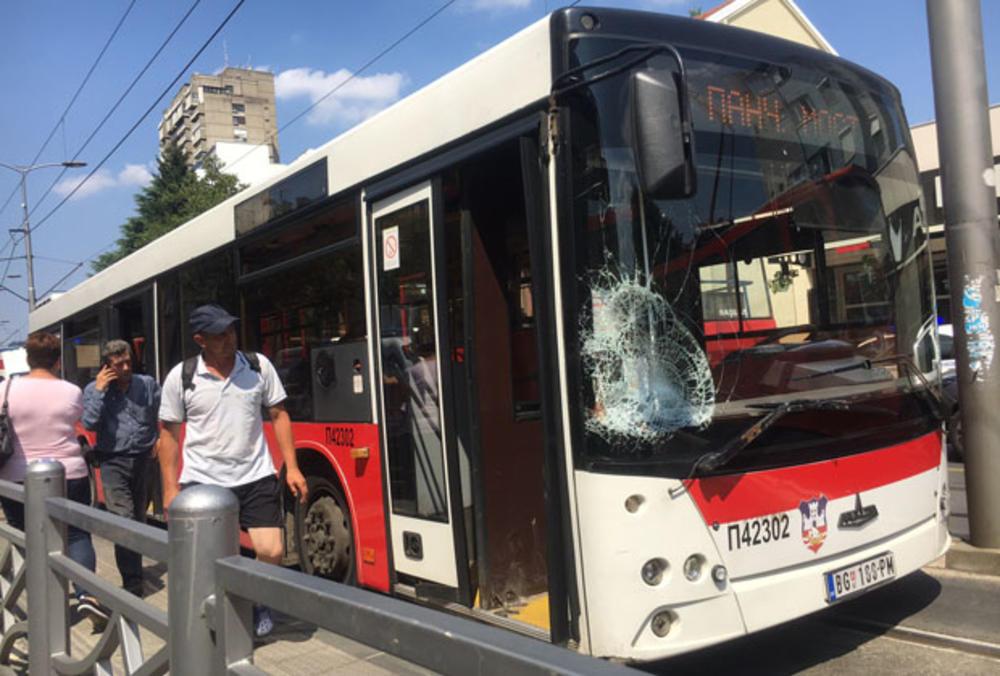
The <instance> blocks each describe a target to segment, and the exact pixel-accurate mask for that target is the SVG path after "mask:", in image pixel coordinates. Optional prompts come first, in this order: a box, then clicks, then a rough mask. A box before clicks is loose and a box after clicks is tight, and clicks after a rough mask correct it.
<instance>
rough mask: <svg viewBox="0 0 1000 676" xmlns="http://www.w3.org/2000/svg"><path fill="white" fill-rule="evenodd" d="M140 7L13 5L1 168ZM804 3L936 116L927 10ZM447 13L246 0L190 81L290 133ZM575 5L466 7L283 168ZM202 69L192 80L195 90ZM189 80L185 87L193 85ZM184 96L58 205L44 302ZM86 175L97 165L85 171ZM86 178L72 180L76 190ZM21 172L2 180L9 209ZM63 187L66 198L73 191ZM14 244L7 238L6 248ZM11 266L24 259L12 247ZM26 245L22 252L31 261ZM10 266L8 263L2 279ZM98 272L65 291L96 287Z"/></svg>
mask: <svg viewBox="0 0 1000 676" xmlns="http://www.w3.org/2000/svg"><path fill="white" fill-rule="evenodd" d="M129 1H130V0H97V1H94V2H69V1H68V0H62V1H61V2H59V1H56V0H30V1H29V0H12V1H11V2H8V3H5V5H4V9H5V17H4V21H3V22H0V82H2V83H3V87H4V97H3V98H4V102H5V104H6V105H3V106H0V162H5V163H8V164H26V163H29V162H30V161H32V159H33V158H34V157H35V155H36V153H38V151H39V149H40V148H41V147H42V143H43V142H44V140H45V138H46V137H47V136H48V134H49V132H50V131H52V129H53V128H55V127H56V125H57V124H58V123H59V119H60V116H61V114H62V112H63V110H64V109H65V108H66V106H67V104H68V103H69V101H70V99H71V97H72V96H73V94H74V92H75V91H76V89H77V88H78V87H79V85H80V83H81V81H82V80H83V78H84V76H85V74H86V73H87V70H88V69H89V68H90V66H91V65H92V64H93V62H94V59H95V58H96V57H97V54H98V52H99V51H100V49H101V47H102V46H103V45H104V43H105V41H106V40H107V38H108V36H109V35H110V34H111V31H112V30H113V28H114V26H115V25H116V24H117V22H118V21H119V19H120V18H121V16H122V15H123V13H124V12H125V10H126V8H127V7H128V5H129ZM193 2H194V0H179V1H177V2H154V1H153V0H137V2H136V4H135V6H134V7H133V9H132V10H131V12H130V13H129V15H128V16H127V18H126V19H125V22H124V23H123V25H122V27H121V30H120V31H119V33H118V35H117V37H116V38H115V40H114V41H113V42H112V43H111V45H110V47H109V48H108V51H107V53H106V54H105V56H104V58H103V60H102V61H101V63H100V64H99V65H98V67H97V69H96V70H95V71H94V73H93V75H92V76H91V78H90V80H89V82H88V83H87V85H86V87H85V88H84V89H83V90H82V92H81V93H80V95H79V97H78V99H77V100H76V102H75V103H74V105H73V106H72V107H71V109H70V110H69V112H68V114H67V115H66V118H65V121H64V123H63V124H61V125H59V127H58V129H57V131H56V133H55V134H54V136H53V138H52V140H51V142H50V143H49V144H48V146H47V148H46V149H45V150H44V152H43V153H42V155H41V157H40V158H39V160H38V161H39V162H57V161H61V160H63V159H66V158H68V157H72V156H73V155H74V153H75V152H76V151H77V149H78V148H79V147H80V146H81V144H82V143H83V142H84V140H85V139H86V138H87V136H89V135H90V133H91V131H92V130H93V129H94V128H95V127H96V126H97V124H98V122H100V120H101V118H102V117H104V115H105V114H106V113H107V112H108V110H109V109H110V107H111V106H112V104H114V102H115V101H116V100H117V99H118V97H119V96H120V95H121V94H122V92H123V91H124V89H125V87H126V86H127V85H128V84H129V82H131V80H132V78H133V77H135V75H136V74H137V73H138V72H139V70H140V69H141V68H142V66H143V65H144V64H145V63H146V61H147V60H148V59H149V57H150V56H151V55H152V54H153V52H154V51H155V50H156V48H157V47H159V45H160V43H161V42H162V41H163V40H164V39H165V38H166V36H167V35H168V33H169V32H170V31H171V30H172V29H173V27H174V25H175V24H176V23H177V22H178V21H179V20H180V18H181V17H182V16H183V15H184V13H185V12H187V10H188V8H189V7H190V6H191V4H193ZM235 3H236V0H202V1H201V2H200V4H199V5H198V6H197V8H196V9H195V10H194V12H193V14H192V15H191V17H190V18H189V19H188V21H187V23H186V24H185V25H184V26H183V27H182V28H181V30H180V31H179V32H178V33H177V36H176V37H175V38H174V39H173V40H172V41H171V42H170V43H169V45H168V46H167V47H166V49H165V50H164V51H163V53H162V54H161V55H160V57H159V58H158V60H157V61H156V62H155V63H154V64H153V65H152V67H151V68H150V69H149V71H148V72H147V73H146V74H145V76H144V77H143V78H142V80H140V82H139V83H138V85H137V86H136V87H135V89H134V90H133V91H132V92H131V94H130V95H129V97H128V98H127V99H126V100H125V101H124V103H123V104H122V106H121V107H120V108H119V109H118V110H117V111H116V113H115V114H114V115H113V116H112V117H111V118H110V119H109V121H108V122H107V124H106V125H105V126H104V128H103V129H102V131H101V132H100V133H98V134H97V135H96V136H95V137H94V139H93V141H92V142H91V143H90V145H89V146H88V147H87V148H86V149H85V150H84V151H83V152H82V153H81V154H80V159H82V160H85V161H88V162H90V163H91V165H92V166H93V165H94V164H96V163H97V162H98V161H99V160H100V159H101V158H103V157H104V155H105V154H106V153H107V152H108V151H109V150H110V149H111V147H112V146H113V145H114V144H115V143H116V142H117V141H118V140H119V139H121V137H122V136H123V135H124V133H125V132H126V131H127V130H128V129H129V128H130V127H131V126H132V125H133V124H134V123H135V122H136V121H137V120H138V119H139V117H140V116H141V114H142V113H143V112H144V111H145V110H146V108H147V107H148V106H149V105H150V104H151V103H152V102H153V101H154V100H155V99H156V98H157V97H158V96H159V95H160V93H161V92H162V91H163V90H164V89H165V88H166V87H167V85H168V84H169V83H170V81H171V80H173V78H174V77H175V76H176V75H177V74H178V72H179V71H180V69H181V68H182V66H183V65H184V64H185V63H186V62H187V61H188V60H189V59H190V58H191V56H192V55H193V54H194V53H195V52H196V50H197V49H198V48H199V47H200V46H201V44H202V43H203V42H204V41H205V40H206V39H207V38H208V37H209V35H210V34H211V33H212V31H213V30H214V29H215V27H216V26H217V25H218V24H219V23H220V22H221V21H222V19H223V18H224V17H225V16H226V15H227V14H228V13H229V11H230V9H231V8H232V7H233V6H234V5H235ZM797 3H798V5H799V7H800V8H801V9H802V10H803V12H804V13H805V14H806V16H808V17H809V19H810V20H811V21H812V22H813V24H814V25H815V26H816V27H817V28H818V29H819V31H820V32H821V33H822V34H823V35H824V36H825V37H826V38H827V40H828V41H829V42H830V43H831V44H832V45H833V46H834V48H836V49H837V50H838V51H839V52H840V54H841V56H843V57H845V58H847V59H850V60H851V61H855V62H857V63H860V64H862V65H864V66H866V67H868V68H870V69H871V70H874V71H875V72H877V73H880V74H881V75H884V76H886V77H887V78H889V79H890V80H892V81H893V82H894V83H895V84H896V85H897V86H898V87H899V88H900V90H901V91H902V94H903V99H904V103H905V106H906V112H907V115H908V117H909V120H910V122H911V124H916V123H919V122H925V121H928V120H931V119H933V118H934V109H933V93H932V89H931V71H930V57H929V53H928V43H927V25H926V16H925V9H924V7H925V3H924V2H923V0H877V1H874V0H838V1H836V2H833V1H831V0H797ZM442 4H443V0H365V1H364V2H358V1H356V0H337V1H336V2H330V1H329V0H326V1H322V0H303V1H300V2H289V3H282V4H279V3H276V2H268V1H265V0H247V2H246V3H245V4H244V5H243V7H242V8H241V9H240V10H239V12H237V14H236V15H235V16H234V18H233V19H232V20H231V21H230V22H229V24H228V25H227V27H226V28H225V29H224V30H223V32H222V33H220V35H219V37H218V38H216V40H215V41H214V42H213V43H212V45H211V46H209V48H208V49H207V50H206V51H205V52H204V54H203V55H202V56H201V57H200V58H199V59H198V60H197V61H196V62H195V64H194V66H193V67H192V69H191V70H193V71H196V72H203V73H208V72H214V71H216V70H218V69H220V68H221V67H222V66H223V64H224V63H225V62H226V55H228V63H229V64H230V65H237V66H242V65H251V66H253V67H257V68H267V69H269V70H271V71H273V72H274V73H275V74H276V75H277V78H278V85H279V86H278V91H279V99H278V102H277V109H278V124H279V126H280V125H283V124H285V123H286V122H287V121H288V120H291V119H292V118H293V117H294V116H296V115H297V114H298V113H299V112H300V111H302V110H303V109H305V108H306V107H307V106H308V105H310V103H312V101H313V100H315V99H316V98H317V97H318V96H319V95H320V94H321V93H322V92H325V91H327V90H328V89H329V88H330V87H331V86H333V84H335V83H336V82H337V81H338V80H337V78H338V77H340V78H342V77H344V73H346V72H353V71H355V70H356V69H357V68H359V67H360V66H361V65H362V64H364V63H365V62H366V61H368V60H369V59H370V58H372V57H373V56H374V55H375V54H377V53H378V52H380V51H381V50H382V49H383V48H385V47H386V46H388V45H389V44H391V43H392V42H394V41H395V40H396V39H397V38H399V37H400V36H402V35H403V34H404V33H406V32H407V31H408V30H409V29H411V28H412V27H413V26H414V25H415V24H417V23H418V22H420V21H421V20H422V19H424V18H425V17H426V16H428V15H429V14H430V13H431V12H433V11H434V10H435V9H437V8H438V7H440V6H441V5H442ZM563 4H568V1H567V2H563V3H559V2H554V1H552V0H548V1H547V0H457V2H456V3H455V4H454V5H452V6H451V7H449V8H448V9H447V10H445V11H444V12H443V13H442V14H441V15H440V16H438V17H436V18H435V19H434V20H433V21H431V22H430V23H428V24H427V25H426V26H425V27H424V28H422V29H421V30H420V31H418V32H417V33H415V34H414V35H413V36H412V37H410V38H409V39H408V40H406V41H405V42H404V43H402V44H401V45H399V46H398V47H397V48H396V49H394V50H393V51H392V52H391V53H389V54H387V55H386V56H385V57H384V58H382V59H381V60H379V61H378V62H377V63H376V64H375V65H374V66H373V67H371V68H370V69H369V70H367V71H366V72H365V73H364V76H365V79H364V80H361V81H358V82H357V83H356V84H353V85H352V86H351V87H350V88H349V89H350V91H349V92H347V94H348V95H347V96H342V97H339V98H338V99H337V100H336V101H334V102H332V103H331V104H330V105H326V106H321V107H320V108H318V109H317V110H316V111H314V113H312V114H310V115H307V116H305V117H304V118H303V119H301V120H299V121H298V122H297V123H295V124H294V125H292V126H290V127H289V128H288V129H287V130H284V131H282V133H281V136H280V139H279V141H280V146H281V154H282V159H283V160H284V161H289V160H292V159H294V158H295V157H297V156H298V155H299V154H300V153H301V152H302V151H304V150H306V149H308V148H311V147H317V146H319V145H321V144H323V143H325V142H326V141H328V140H329V139H331V138H333V137H334V136H335V135H337V134H338V133H340V132H341V131H343V130H345V129H347V128H349V127H350V126H352V125H353V124H355V123H356V122H357V121H359V120H360V119H363V117H364V116H366V115H368V114H371V113H372V112H374V111H375V110H377V109H379V108H381V107H383V106H385V105H388V104H391V103H392V102H393V101H395V100H397V99H398V98H401V97H404V96H406V95H407V94H409V93H410V92H412V91H414V90H416V89H418V88H420V87H421V86H423V85H425V84H427V83H428V82H430V81H432V80H433V79H435V78H437V77H439V76H440V75H442V74H444V73H446V72H448V71H449V70H451V69H453V68H455V67H456V66H458V65H460V64H461V63H463V62H465V61H467V60H468V59H470V58H472V57H473V56H475V55H476V54H479V53H480V52H482V51H483V50H484V49H486V48H488V47H490V46H492V45H493V44H496V43H497V42H499V41H501V40H503V39H504V38H505V37H507V36H509V35H511V34H513V33H515V32H516V31H517V30H519V29H521V28H523V27H524V26H526V25H528V24H529V23H532V22H533V21H535V20H537V19H539V18H540V17H542V16H543V15H544V14H545V13H546V12H547V11H550V10H552V9H555V8H557V7H559V6H561V5H563ZM581 4H584V5H586V4H591V5H597V6H614V7H628V8H637V9H651V10H654V11H661V12H668V13H674V14H687V12H688V10H689V9H690V8H692V7H699V8H701V9H708V8H710V7H712V6H714V5H715V4H716V3H715V2H713V1H712V0H604V1H595V2H589V3H588V2H586V0H585V2H583V3H581ZM982 5H983V27H984V34H985V44H986V63H987V67H988V68H990V67H992V70H991V72H989V73H988V83H989V90H990V92H991V99H990V100H991V101H992V102H998V101H1000V30H998V29H1000V2H994V1H993V0H988V1H986V2H983V3H982ZM190 72H191V71H188V72H187V73H185V77H184V78H182V80H181V82H183V81H186V79H187V76H188V75H190ZM179 84H180V83H178V86H179ZM174 91H176V87H175V88H173V89H172V90H171V93H170V94H169V95H168V96H167V97H166V98H165V99H164V101H163V102H161V104H160V105H157V106H156V108H155V109H154V111H153V113H151V114H150V116H149V117H148V118H147V119H146V120H145V122H143V123H142V124H141V125H140V126H139V127H138V128H137V129H136V131H135V133H134V134H133V135H132V136H131V138H130V139H129V140H128V141H126V142H125V143H124V144H123V145H122V146H121V148H120V149H119V150H118V151H117V152H116V153H115V154H114V155H113V156H112V157H111V158H110V159H109V160H108V162H107V164H105V166H104V169H103V170H102V171H101V172H100V173H99V174H98V175H96V176H95V177H94V179H92V181H91V182H90V184H89V185H88V186H86V189H85V190H81V191H80V193H78V195H77V196H75V197H74V198H73V199H71V200H70V201H69V202H67V203H66V204H65V205H63V207H62V208H60V209H59V210H57V211H56V212H55V213H54V214H53V215H52V216H51V217H50V218H49V219H48V220H47V221H46V222H45V223H44V224H42V225H41V227H39V228H38V230H37V231H35V233H34V236H33V245H34V246H33V248H34V254H35V256H36V263H35V275H36V287H37V290H38V293H39V294H41V293H42V292H45V291H47V290H49V289H50V288H51V287H52V286H53V285H55V284H56V283H57V282H59V280H60V278H62V277H63V276H64V275H66V274H67V273H69V272H71V271H72V270H73V267H74V265H75V264H76V263H78V262H80V261H81V260H86V259H89V258H91V257H93V256H94V255H96V254H97V253H98V252H100V251H101V250H104V249H105V248H106V247H108V246H109V245H111V244H112V243H113V242H114V241H115V239H116V238H117V236H118V229H119V226H120V225H121V224H122V223H123V222H124V220H125V219H126V218H127V217H128V216H129V215H130V214H131V213H132V210H133V199H132V197H133V195H134V194H135V192H136V191H137V190H138V189H139V187H140V186H141V185H142V184H143V182H144V181H146V180H148V172H149V170H150V169H152V168H153V167H154V166H155V157H156V153H157V133H156V125H157V123H158V121H159V119H160V115H161V113H162V109H163V107H164V106H165V105H166V104H167V103H168V102H169V100H170V98H171V97H172V95H173V93H174ZM72 171H74V172H78V173H77V174H76V175H77V176H78V177H79V176H83V175H85V174H86V173H87V172H89V171H90V169H89V168H88V169H85V170H81V169H76V170H72ZM58 174H59V170H57V169H46V170H39V171H37V172H35V173H33V174H31V176H30V179H29V203H30V205H31V206H32V209H33V215H32V221H33V222H36V223H37V222H38V221H39V220H40V219H42V218H44V217H45V216H46V215H47V214H49V213H50V211H51V210H52V209H53V207H55V205H56V204H57V202H58V201H59V200H60V199H61V197H60V196H59V193H58V191H53V192H52V193H51V194H49V195H48V196H47V197H46V198H45V200H44V201H43V202H41V203H40V202H39V199H40V198H41V197H42V195H43V194H44V193H45V192H46V190H47V189H48V188H49V187H50V185H51V184H52V183H53V181H54V180H55V179H56V177H57V176H58ZM72 176H73V174H72V173H68V174H67V175H66V177H65V179H67V180H68V179H69V178H71V177H72ZM16 186H17V176H16V174H13V173H12V172H9V171H6V170H3V169H0V205H2V204H3V203H4V201H6V200H7V197H8V196H9V195H10V194H11V191H12V190H14V189H15V187H16ZM63 191H64V192H65V187H64V186H63ZM20 220H21V214H20V198H19V196H15V197H14V198H13V199H12V200H10V202H9V203H8V204H7V205H6V207H5V208H4V209H3V210H2V211H0V225H2V226H3V227H4V228H5V229H9V228H13V227H18V226H19V225H20ZM6 242H7V234H6V233H0V244H4V243H6ZM3 251H4V253H3V254H2V256H9V255H11V254H10V252H9V247H8V248H6V249H4V250H3ZM22 253H23V247H18V248H17V250H16V252H15V255H21V254H22ZM5 265H6V263H3V262H0V272H2V271H3V268H4V266H5ZM89 269H90V268H89V264H85V265H84V266H83V267H81V268H80V269H79V270H77V271H76V272H75V273H74V274H72V275H71V276H70V277H69V278H68V279H66V280H65V281H63V282H62V283H60V284H59V287H60V288H68V287H69V286H72V285H73V284H75V283H78V282H79V281H81V280H83V279H84V278H85V277H86V274H87V272H88V271H89ZM24 272H25V271H24V262H23V260H15V261H13V262H12V264H11V267H10V273H11V274H13V275H20V276H19V277H15V278H9V279H7V281H6V282H5V283H6V285H7V286H8V287H10V288H11V289H12V290H14V291H16V292H18V293H20V294H21V295H24V294H25V293H26V286H27V284H26V279H25V274H24ZM26 317H27V309H26V304H25V303H24V302H22V301H21V300H18V299H17V298H16V297H14V296H13V295H12V294H10V293H8V292H3V291H0V322H4V323H0V343H3V342H9V340H11V339H18V338H21V337H23V335H24V331H25V327H26Z"/></svg>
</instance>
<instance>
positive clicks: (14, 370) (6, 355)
mask: <svg viewBox="0 0 1000 676" xmlns="http://www.w3.org/2000/svg"><path fill="white" fill-rule="evenodd" d="M29 370H30V369H28V353H27V352H25V351H24V348H23V347H18V348H14V349H12V350H0V382H3V381H4V380H6V379H7V378H8V377H10V376H11V375H16V374H19V373H27V372H28V371H29Z"/></svg>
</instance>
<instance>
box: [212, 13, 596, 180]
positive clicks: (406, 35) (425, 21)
mask: <svg viewBox="0 0 1000 676" xmlns="http://www.w3.org/2000/svg"><path fill="white" fill-rule="evenodd" d="M455 2H456V0H447V2H445V3H444V4H442V5H441V6H440V7H438V8H437V9H436V10H434V11H433V12H431V13H430V14H429V15H428V16H427V17H425V18H424V19H423V20H421V21H420V22H419V23H417V25H415V26H414V27H413V28H411V29H410V30H408V31H407V32H406V33H404V34H403V36H402V37H400V38H398V39H397V40H396V41H395V42H393V43H392V44H391V45H389V46H388V47H386V48H384V49H383V50H382V51H380V52H379V53H378V54H376V55H375V56H373V57H372V58H370V59H369V60H368V61H366V62H365V64H364V65H362V66H361V67H360V68H358V69H357V70H356V71H354V72H353V73H351V74H350V75H349V76H348V77H347V79H345V80H344V81H343V82H340V83H338V84H337V85H336V86H334V87H333V88H332V89H331V90H330V91H328V92H327V93H326V94H323V96H321V97H320V98H318V99H317V100H316V101H314V102H313V103H312V105H310V106H309V107H307V108H306V109H305V110H302V111H300V112H299V113H298V115H296V116H295V117H293V118H292V119H291V120H289V121H288V122H286V123H285V124H283V125H282V126H281V127H279V128H278V129H277V131H275V132H274V133H273V134H269V135H268V137H267V141H266V142H268V143H269V142H271V141H273V140H274V139H275V137H277V136H278V134H280V133H281V132H283V131H285V130H286V129H288V128H289V127H290V126H292V125H293V124H295V123H296V122H298V121H299V120H301V119H302V118H303V117H305V116H306V115H308V114H309V112H310V111H312V110H313V109H314V108H316V106H318V105H319V104H321V103H323V101H325V100H327V99H328V98H330V97H331V96H333V95H334V94H335V93H337V91H339V90H340V89H341V88H342V87H344V86H345V85H346V84H347V83H348V82H350V81H351V80H353V79H354V78H356V77H357V76H359V75H361V74H362V73H363V72H365V71H366V70H368V69H369V68H371V67H372V66H373V65H374V64H375V63H376V62H377V61H378V60H379V59H381V58H382V57H383V56H385V55H386V54H388V53H389V52H391V51H392V50H393V49H395V48H396V47H398V46H399V45H400V44H401V43H402V42H403V41H405V40H406V39H407V38H409V37H410V36H411V35H413V34H414V33H416V32H417V31H418V30H420V29H421V28H423V27H424V26H426V25H427V24H428V23H430V22H431V21H432V20H433V19H434V18H435V17H437V16H438V15H439V14H441V12H443V11H444V10H446V9H448V8H449V7H450V6H452V5H453V4H455ZM577 2H579V0H577ZM261 145H263V144H255V146H254V147H253V148H250V150H248V151H247V152H245V153H244V154H242V155H240V156H239V157H237V158H236V159H235V160H234V161H232V162H230V163H229V164H228V165H226V166H227V167H229V168H232V167H233V166H235V165H237V164H239V163H240V162H241V161H243V160H245V159H246V158H247V157H249V156H250V155H251V154H252V153H253V151H254V150H255V149H256V148H257V147H260V146H261Z"/></svg>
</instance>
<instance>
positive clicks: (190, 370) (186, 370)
mask: <svg viewBox="0 0 1000 676" xmlns="http://www.w3.org/2000/svg"><path fill="white" fill-rule="evenodd" d="M236 354H237V356H239V355H242V356H243V358H244V359H246V360H247V363H248V364H249V365H250V370H251V371H253V372H254V373H260V357H259V356H258V355H257V353H256V352H237V353H236ZM197 368H198V355H195V356H193V357H188V358H187V359H185V360H184V364H183V365H182V366H181V396H184V393H185V392H187V391H188V390H193V389H194V372H195V370H196V369H197ZM3 412H4V413H6V412H7V405H6V404H4V411H3ZM184 413H185V416H184V417H185V418H187V411H186V410H185V412H184ZM0 464H2V461H0Z"/></svg>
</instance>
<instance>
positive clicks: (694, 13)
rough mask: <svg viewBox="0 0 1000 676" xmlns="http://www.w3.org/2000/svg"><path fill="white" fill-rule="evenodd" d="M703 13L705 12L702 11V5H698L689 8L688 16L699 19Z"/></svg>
mask: <svg viewBox="0 0 1000 676" xmlns="http://www.w3.org/2000/svg"><path fill="white" fill-rule="evenodd" d="M702 14H704V12H702V11H701V6H698V5H696V6H694V7H691V8H690V9H688V16H689V17H691V18H692V19H697V18H698V17H699V16H701V15H702Z"/></svg>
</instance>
